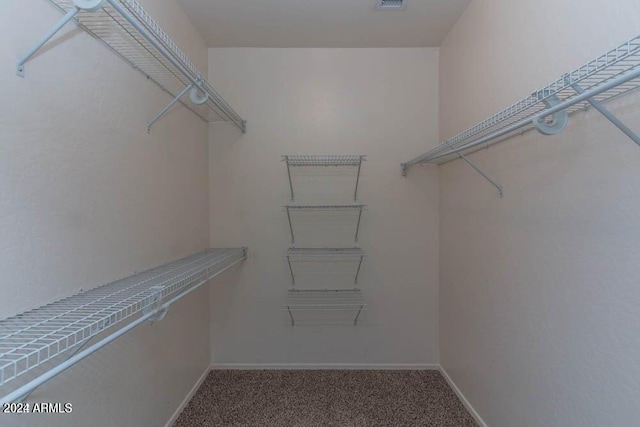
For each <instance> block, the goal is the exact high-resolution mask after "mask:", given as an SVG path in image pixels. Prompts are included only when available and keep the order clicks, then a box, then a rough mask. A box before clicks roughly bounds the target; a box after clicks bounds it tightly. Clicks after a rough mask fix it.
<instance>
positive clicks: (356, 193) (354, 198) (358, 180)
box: [353, 157, 362, 202]
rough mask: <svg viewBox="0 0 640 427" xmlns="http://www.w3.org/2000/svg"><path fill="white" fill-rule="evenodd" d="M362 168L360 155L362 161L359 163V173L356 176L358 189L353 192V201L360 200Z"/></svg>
mask: <svg viewBox="0 0 640 427" xmlns="http://www.w3.org/2000/svg"><path fill="white" fill-rule="evenodd" d="M361 169H362V157H360V163H358V175H357V176H356V191H355V192H354V193H353V201H354V202H355V201H356V200H358V184H359V183H360V170H361Z"/></svg>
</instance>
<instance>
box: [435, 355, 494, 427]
mask: <svg viewBox="0 0 640 427" xmlns="http://www.w3.org/2000/svg"><path fill="white" fill-rule="evenodd" d="M440 373H441V374H442V376H443V377H444V379H445V380H447V382H448V383H449V386H451V388H452V389H453V391H454V392H455V393H456V394H457V395H458V399H460V401H461V402H462V404H463V405H464V407H465V408H467V411H469V413H470V414H471V416H472V417H473V419H474V420H476V422H477V423H478V425H479V426H480V427H489V426H488V424H487V423H485V422H484V420H483V419H482V418H481V417H480V414H478V411H476V410H475V408H474V407H473V406H471V403H469V401H468V400H467V398H466V397H464V394H462V392H461V391H460V389H459V388H458V386H457V385H456V383H454V382H453V380H452V379H451V377H450V376H449V374H447V371H445V369H444V368H443V367H442V366H440Z"/></svg>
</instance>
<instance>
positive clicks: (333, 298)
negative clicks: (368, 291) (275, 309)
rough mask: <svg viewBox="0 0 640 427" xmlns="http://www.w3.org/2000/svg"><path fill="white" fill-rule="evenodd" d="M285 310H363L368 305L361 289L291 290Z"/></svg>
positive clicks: (288, 293)
mask: <svg viewBox="0 0 640 427" xmlns="http://www.w3.org/2000/svg"><path fill="white" fill-rule="evenodd" d="M284 307H285V309H287V310H289V311H298V310H332V311H333V310H361V309H365V308H367V304H366V303H365V301H364V297H363V296H362V291H360V289H321V290H320V289H290V290H289V291H288V292H287V301H286V304H285V306H284Z"/></svg>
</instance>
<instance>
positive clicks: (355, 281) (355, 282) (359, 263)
mask: <svg viewBox="0 0 640 427" xmlns="http://www.w3.org/2000/svg"><path fill="white" fill-rule="evenodd" d="M362 260H364V257H363V256H361V257H360V261H359V262H358V269H357V270H356V278H355V280H354V281H353V283H354V284H355V285H357V284H358V276H359V275H360V267H362Z"/></svg>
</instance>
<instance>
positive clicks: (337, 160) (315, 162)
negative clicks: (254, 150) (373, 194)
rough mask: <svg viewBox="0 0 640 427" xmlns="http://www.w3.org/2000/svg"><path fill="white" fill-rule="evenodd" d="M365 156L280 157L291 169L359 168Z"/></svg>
mask: <svg viewBox="0 0 640 427" xmlns="http://www.w3.org/2000/svg"><path fill="white" fill-rule="evenodd" d="M366 157H367V156H360V155H357V156H352V155H294V156H291V155H289V156H282V160H283V161H285V162H287V164H288V165H289V166H291V167H301V166H360V165H361V164H362V162H363V161H365V160H366Z"/></svg>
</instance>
